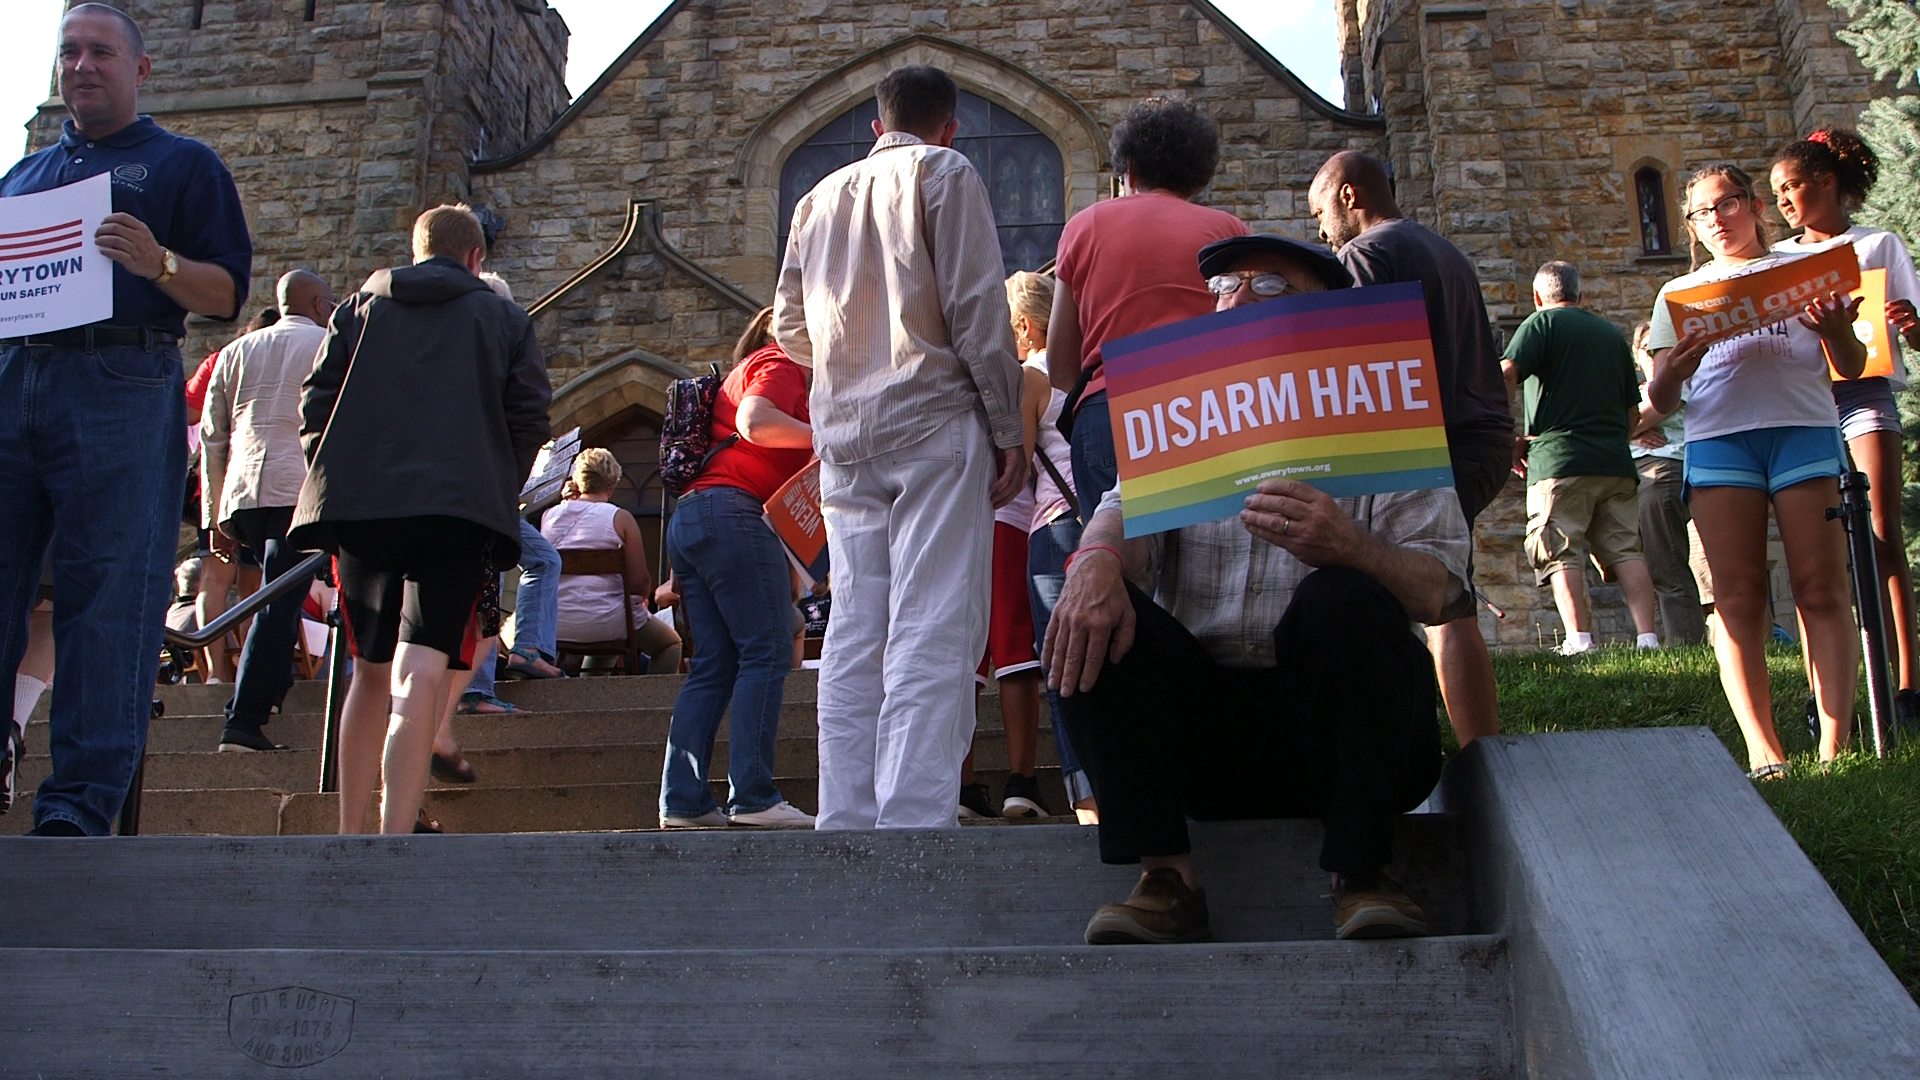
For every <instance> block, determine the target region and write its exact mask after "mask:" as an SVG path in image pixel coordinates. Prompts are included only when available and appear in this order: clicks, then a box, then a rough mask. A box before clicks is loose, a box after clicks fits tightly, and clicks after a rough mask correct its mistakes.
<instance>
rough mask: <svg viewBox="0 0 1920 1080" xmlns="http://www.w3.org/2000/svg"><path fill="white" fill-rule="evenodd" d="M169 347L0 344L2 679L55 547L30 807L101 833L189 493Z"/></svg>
mask: <svg viewBox="0 0 1920 1080" xmlns="http://www.w3.org/2000/svg"><path fill="white" fill-rule="evenodd" d="M183 381H184V375H183V372H182V370H181V363H180V351H179V350H178V349H176V348H173V347H171V346H163V347H160V348H155V349H142V348H139V347H136V346H115V347H107V348H100V349H94V350H88V349H85V348H79V347H49V346H34V347H32V348H26V347H19V346H0V675H7V676H11V675H12V674H13V673H14V671H16V670H17V669H18V668H19V666H20V658H21V656H22V654H23V653H24V651H25V649H26V642H27V611H28V609H29V608H31V607H32V606H33V604H34V602H35V598H36V596H37V594H38V591H39V588H40V570H41V559H42V557H43V555H44V553H45V551H46V549H47V545H48V541H49V538H50V537H56V539H54V541H53V581H54V593H55V599H54V610H53V636H54V663H55V673H54V679H53V703H52V716H51V721H52V723H51V749H52V754H53V772H52V774H51V775H50V776H48V777H47V779H46V781H45V782H44V783H42V784H41V785H40V791H39V795H38V796H37V797H36V798H35V800H34V804H33V815H34V821H35V823H36V824H44V823H45V822H47V821H48V820H49V819H52V818H58V819H61V820H64V821H68V822H72V823H73V824H75V825H78V826H79V827H80V828H81V829H84V830H85V831H86V832H87V833H88V834H89V835H92V836H104V835H107V834H108V833H109V832H111V831H112V828H113V822H114V818H115V817H117V816H118V815H119V813H120V804H121V803H122V802H124V801H125V799H126V796H127V788H128V786H129V785H130V784H131V782H132V780H133V772H134V769H136V768H137V767H138V766H139V764H140V757H141V754H142V753H143V752H144V751H145V749H146V741H147V722H148V720H149V718H150V717H151V712H152V707H153V680H154V673H155V672H156V671H157V670H158V669H159V666H160V642H161V631H162V630H163V629H164V627H165V625H166V613H167V606H168V604H169V602H170V601H171V600H172V598H173V573H172V571H173V550H174V546H175V543H176V542H177V540H178V538H179V526H180V510H181V502H182V500H183V498H184V497H185V494H186V473H187V440H186V426H187V417H186V401H185V397H184V395H183V391H182V383H183Z"/></svg>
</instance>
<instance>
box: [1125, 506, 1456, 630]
mask: <svg viewBox="0 0 1920 1080" xmlns="http://www.w3.org/2000/svg"><path fill="white" fill-rule="evenodd" d="M1334 501H1335V502H1337V503H1339V504H1340V508H1341V509H1343V510H1345V511H1346V512H1347V516H1348V517H1350V518H1352V519H1353V520H1354V521H1357V522H1359V523H1360V525H1361V527H1362V528H1364V529H1366V531H1367V532H1369V533H1371V534H1373V535H1374V536H1377V537H1379V538H1380V539H1382V540H1385V541H1387V542H1389V543H1391V544H1394V545H1396V546H1399V547H1403V548H1408V549H1410V550H1413V551H1421V552H1425V553H1427V554H1428V555H1431V556H1433V557H1434V558H1436V559H1439V560H1440V564H1441V565H1442V566H1444V567H1446V568H1447V579H1448V580H1447V600H1448V601H1449V602H1451V601H1453V600H1455V599H1457V598H1458V597H1459V596H1460V594H1461V593H1462V592H1464V591H1465V590H1466V588H1467V555H1468V553H1469V552H1470V551H1471V550H1472V547H1473V538H1472V536H1471V534H1469V533H1468V531H1467V521H1466V518H1465V517H1464V516H1462V515H1461V513H1460V499H1459V497H1458V496H1456V495H1455V494H1454V493H1453V489H1451V488H1426V489H1423V490H1420V491H1400V492H1393V493H1390V494H1386V495H1363V496H1360V497H1358V498H1350V499H1336V500H1334ZM1119 506H1120V490H1119V489H1118V488H1115V489H1113V490H1112V491H1109V492H1107V494H1106V497H1105V498H1103V499H1102V500H1101V501H1100V509H1101V510H1103V511H1104V510H1107V509H1110V508H1111V509H1116V510H1117V509H1118V508H1119ZM1146 540H1147V542H1148V543H1149V545H1150V546H1151V551H1152V554H1151V556H1150V559H1149V563H1148V565H1149V570H1148V577H1147V579H1146V581H1135V582H1134V584H1135V585H1138V586H1140V587H1141V588H1142V589H1144V590H1146V591H1148V592H1150V593H1152V594H1153V599H1154V602H1155V603H1157V604H1159V605H1160V606H1161V607H1163V608H1165V609H1166V610H1167V611H1168V612H1169V613H1171V614H1172V615H1173V617H1174V618H1176V619H1178V620H1180V624H1181V625H1182V626H1185V627H1186V628H1187V630H1188V631H1189V632H1190V633H1192V634H1193V636H1194V637H1195V638H1197V639H1198V640H1199V642H1200V644H1201V645H1202V646H1204V647H1205V648H1206V650H1207V652H1208V653H1209V654H1210V655H1211V656H1212V657H1213V659H1214V661H1215V662H1216V663H1218V664H1219V665H1220V666H1221V667H1230V668H1263V667H1273V666H1274V655H1273V631H1274V628H1275V627H1276V626H1279V625H1280V616H1282V615H1284V614H1286V611H1287V605H1289V604H1291V603H1292V602H1293V590H1294V589H1296V588H1298V587H1299V585H1300V581H1301V579H1303V578H1305V577H1306V576H1307V575H1308V574H1311V573H1313V567H1311V566H1308V565H1307V564H1306V563H1303V562H1301V561H1300V560H1299V559H1296V558H1294V557H1293V556H1292V555H1291V554H1289V553H1288V552H1287V551H1285V550H1284V549H1282V548H1278V547H1275V546H1274V545H1272V544H1269V543H1267V542H1265V541H1263V540H1258V539H1255V538H1254V536H1253V534H1252V533H1250V532H1248V531H1247V529H1246V526H1244V525H1242V524H1241V523H1240V521H1239V519H1238V518H1228V519H1226V520H1225V521H1210V522H1207V523H1206V524H1204V525H1189V526H1187V527H1186V528H1184V529H1178V530H1175V531H1173V532H1167V533H1157V534H1155V535H1153V536H1149V537H1147V538H1146Z"/></svg>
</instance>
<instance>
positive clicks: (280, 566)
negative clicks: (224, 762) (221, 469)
mask: <svg viewBox="0 0 1920 1080" xmlns="http://www.w3.org/2000/svg"><path fill="white" fill-rule="evenodd" d="M229 521H230V522H231V523H232V525H231V528H230V530H229V531H230V532H232V533H233V534H234V535H235V536H236V537H237V538H238V539H239V540H240V542H241V543H243V544H245V545H247V546H248V547H249V548H252V549H253V552H254V554H256V555H258V556H259V557H260V567H261V569H260V576H261V580H262V581H277V580H279V578H280V575H282V574H285V573H286V572H287V571H289V570H291V569H293V567H294V564H296V563H298V562H299V561H300V560H301V559H302V558H304V557H305V553H304V552H302V551H300V550H299V549H297V548H295V547H294V546H293V545H292V544H289V543H287V527H288V526H289V525H291V524H293V507H291V506H267V507H256V508H253V509H249V510H235V511H234V512H233V513H232V514H231V515H229ZM307 580H308V581H309V582H311V581H312V576H311V575H309V576H308V579H307ZM306 600H307V590H306V589H305V588H296V589H294V590H293V591H292V592H290V593H287V594H285V595H284V596H282V597H280V598H279V599H278V600H275V601H273V602H272V603H270V604H268V605H267V606H266V608H265V609H263V610H262V611H261V612H260V614H258V615H256V616H254V619H253V627H252V629H250V630H248V631H247V641H246V644H245V645H244V646H242V647H241V649H240V667H239V670H238V673H237V675H236V677H235V679H234V681H233V699H232V700H231V701H228V702H227V727H229V728H232V729H237V730H247V729H256V730H257V729H259V728H261V727H264V726H265V725H266V723H267V720H268V719H269V718H270V717H271V714H272V713H273V710H274V709H275V708H277V707H278V706H279V705H280V704H281V702H283V701H285V700H286V697H287V691H289V690H291V689H293V659H292V658H293V646H294V643H295V642H296V641H298V640H299V637H300V606H301V605H302V604H304V603H306Z"/></svg>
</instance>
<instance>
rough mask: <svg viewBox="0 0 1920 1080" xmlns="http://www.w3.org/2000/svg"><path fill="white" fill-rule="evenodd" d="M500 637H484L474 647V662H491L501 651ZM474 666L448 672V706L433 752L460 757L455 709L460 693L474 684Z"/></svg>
mask: <svg viewBox="0 0 1920 1080" xmlns="http://www.w3.org/2000/svg"><path fill="white" fill-rule="evenodd" d="M499 642H500V639H499V638H482V639H481V640H480V643H479V644H478V645H475V646H474V647H473V656H474V660H473V662H474V663H476V664H480V663H488V662H491V661H492V659H493V656H494V654H495V653H496V652H498V651H499ZM473 672H474V669H473V668H468V669H467V670H465V671H453V670H449V671H448V672H447V707H446V708H444V709H442V710H441V711H440V726H439V727H437V728H435V729H434V732H433V752H434V753H436V754H439V755H440V756H441V757H449V758H450V757H459V756H460V744H459V743H457V742H455V741H454V738H453V709H454V706H456V705H458V704H460V695H462V694H464V693H466V692H467V687H469V686H471V685H473Z"/></svg>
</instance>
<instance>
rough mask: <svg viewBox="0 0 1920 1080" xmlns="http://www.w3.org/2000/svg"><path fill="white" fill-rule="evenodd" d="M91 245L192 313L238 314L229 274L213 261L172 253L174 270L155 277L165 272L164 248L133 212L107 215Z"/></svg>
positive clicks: (210, 314)
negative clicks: (167, 275) (163, 276)
mask: <svg viewBox="0 0 1920 1080" xmlns="http://www.w3.org/2000/svg"><path fill="white" fill-rule="evenodd" d="M93 242H94V246H96V247H98V248H99V249H100V254H102V255H104V256H106V257H107V258H108V259H109V260H110V261H112V262H116V263H119V264H120V265H121V266H124V267H126V268H127V272H128V273H130V274H133V275H136V276H138V277H141V278H144V279H146V280H147V281H151V282H153V284H154V286H155V287H156V288H158V289H159V290H160V291H161V292H163V293H166V294H167V296H168V298H169V299H171V300H172V301H173V302H174V303H176V304H179V305H180V306H181V307H183V308H186V309H187V310H188V311H191V312H193V313H194V314H195V315H207V316H210V317H212V318H215V319H231V318H233V317H234V316H236V315H238V314H239V310H238V307H239V305H238V304H237V303H236V302H235V298H234V284H233V277H232V275H230V274H228V273H227V271H226V269H225V268H224V267H221V266H218V265H216V264H214V263H208V262H195V261H194V260H191V259H186V258H182V257H181V256H180V253H179V252H177V251H176V252H174V253H173V261H174V263H175V269H174V272H173V276H172V277H170V278H168V279H167V280H166V281H160V280H158V279H159V278H160V277H161V276H162V275H164V274H165V273H166V272H167V249H166V248H164V247H162V246H161V244H160V241H159V240H157V239H155V237H154V235H153V230H152V229H149V228H147V224H146V222H144V221H141V220H140V219H139V218H137V217H134V216H133V215H132V214H108V215H107V216H106V217H104V218H102V219H101V221H100V227H99V228H98V229H96V230H94V234H93Z"/></svg>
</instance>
